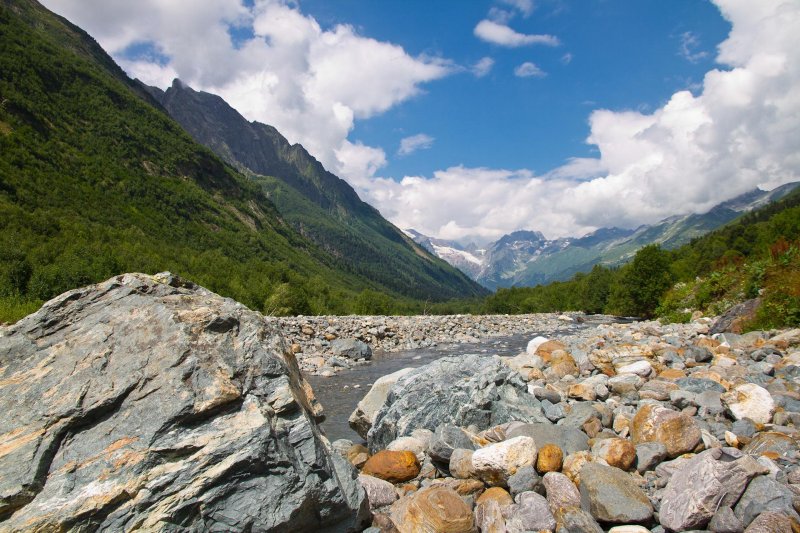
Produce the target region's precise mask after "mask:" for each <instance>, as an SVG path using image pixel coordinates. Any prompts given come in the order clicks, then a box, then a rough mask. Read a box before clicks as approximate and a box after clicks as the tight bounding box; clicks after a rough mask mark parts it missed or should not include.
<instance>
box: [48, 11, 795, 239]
mask: <svg viewBox="0 0 800 533" xmlns="http://www.w3.org/2000/svg"><path fill="white" fill-rule="evenodd" d="M46 3H47V4H48V5H49V6H50V7H51V8H54V9H56V10H58V11H59V12H60V13H61V14H63V15H65V16H67V17H68V18H70V19H71V20H73V21H74V22H76V23H77V24H79V25H81V26H82V27H84V28H85V29H87V30H88V31H89V32H90V33H91V34H92V35H93V36H94V37H95V38H97V39H98V40H99V41H100V43H101V44H102V45H103V46H104V47H105V48H106V49H107V50H109V51H111V52H112V53H114V54H119V53H121V51H122V50H124V49H125V48H126V47H128V46H130V45H131V44H134V43H139V42H141V41H145V42H152V43H154V44H155V46H156V48H157V51H158V52H159V54H160V55H162V56H165V57H167V58H168V61H155V60H154V61H147V60H144V61H142V60H139V61H131V62H127V63H125V65H124V66H125V68H126V69H128V71H129V72H132V73H134V74H135V75H139V76H142V77H143V79H145V81H148V82H151V83H157V84H159V85H160V86H164V85H166V84H167V83H168V80H170V79H171V78H172V76H174V75H175V74H177V75H178V76H180V77H181V78H182V79H184V81H186V82H187V83H189V84H190V85H192V86H194V87H195V88H198V89H204V90H210V91H212V92H216V93H218V94H220V95H221V96H223V97H224V98H225V99H226V100H228V101H229V102H230V103H231V104H232V105H234V106H235V107H236V108H237V109H239V110H240V111H241V112H243V114H244V115H245V116H247V117H248V118H251V119H256V120H260V121H262V122H266V123H268V124H273V125H275V126H276V127H277V128H278V129H279V130H280V131H281V132H282V133H283V134H284V135H286V136H287V137H288V138H289V139H290V140H291V141H292V142H302V143H303V145H304V146H306V148H308V149H309V151H310V152H311V153H312V154H314V155H315V156H316V157H317V158H319V159H320V160H321V161H322V162H323V164H325V165H326V167H327V168H329V169H331V170H332V171H333V172H335V173H339V174H340V175H342V176H343V177H345V178H346V179H348V180H349V181H350V182H351V183H352V184H353V185H354V186H355V187H356V189H357V190H358V191H359V194H361V195H362V197H363V198H365V199H366V200H367V201H369V202H370V203H372V204H373V205H374V206H376V207H377V208H378V209H380V210H381V211H382V213H383V214H384V215H385V216H387V218H389V219H390V220H392V221H393V222H394V223H395V224H397V225H398V226H400V227H414V228H416V229H419V230H420V231H422V232H423V233H426V234H429V235H436V236H442V237H449V238H460V237H464V236H470V235H472V236H482V237H484V238H497V237H499V236H500V235H502V234H503V233H508V232H510V231H513V230H515V229H519V228H531V229H538V230H541V231H543V232H544V233H545V234H546V235H547V236H548V237H558V236H565V235H579V234H581V233H583V232H586V231H591V230H592V229H595V228H596V227H599V226H613V225H617V226H628V227H631V226H636V225H639V224H641V223H649V222H655V221H657V220H659V219H661V218H664V217H666V216H670V215H673V214H677V213H687V212H700V211H703V210H706V209H708V208H710V207H712V206H713V205H715V204H716V203H718V202H720V201H723V200H725V199H728V198H731V197H733V196H736V195H738V194H741V193H743V192H745V191H747V190H749V189H752V188H753V187H755V186H762V187H764V188H771V187H774V186H777V185H780V184H783V183H787V182H790V181H800V32H798V31H796V28H800V3H798V2H796V1H787V0H759V1H758V2H753V1H752V0H715V3H716V4H717V5H718V6H719V8H720V10H721V12H722V14H723V16H724V17H725V18H726V19H727V20H729V21H730V23H731V25H732V29H731V32H730V34H729V36H728V37H727V38H726V40H725V41H724V42H723V43H721V44H720V45H719V47H718V54H717V57H716V60H717V63H718V65H719V66H718V68H715V69H713V70H711V71H709V72H708V73H706V75H705V77H704V79H703V83H702V86H701V87H699V88H698V89H697V90H696V91H695V93H694V94H692V93H690V92H689V91H679V92H676V93H675V94H673V95H672V96H671V97H670V98H669V99H668V101H667V103H666V104H664V105H663V106H661V107H660V108H657V109H655V110H654V111H649V112H645V111H642V110H639V111H619V110H604V109H600V110H596V111H594V112H593V113H592V114H591V115H590V117H589V125H590V129H591V130H590V134H589V136H588V142H589V143H590V144H592V145H594V146H595V147H596V148H597V150H598V153H599V156H598V157H597V158H594V159H592V158H575V159H570V160H568V161H567V162H566V163H565V165H564V166H562V167H560V168H557V169H554V170H551V171H550V172H547V173H546V174H543V175H541V176H539V175H535V174H534V173H533V172H532V171H530V170H526V169H517V170H513V169H512V170H506V169H488V168H466V167H463V166H452V167H450V168H447V169H446V170H441V171H437V172H434V173H433V175H432V177H428V178H425V177H419V176H413V177H405V178H403V179H402V180H400V181H399V182H398V181H394V180H392V179H388V178H377V177H375V175H376V173H378V172H380V169H381V168H382V167H383V166H384V165H385V164H386V154H385V153H384V151H383V150H382V149H380V148H377V147H371V146H366V145H364V144H361V143H357V142H351V141H349V140H348V134H349V133H350V131H351V130H352V128H353V124H354V122H355V121H356V120H358V119H360V118H365V117H369V116H374V115H376V114H380V113H382V112H384V111H386V110H387V109H390V108H391V107H392V106H395V105H397V104H398V103H399V102H402V101H405V100H407V99H409V98H413V97H414V96H415V95H417V94H419V92H420V90H421V87H422V86H423V85H424V84H425V83H428V82H430V81H432V80H436V79H439V78H441V77H443V76H447V75H448V74H450V73H451V72H454V71H457V70H458V69H457V68H456V67H454V66H453V65H452V64H451V63H450V62H448V61H445V60H442V59H439V58H429V57H414V56H411V55H409V54H408V53H407V52H406V51H405V50H403V49H402V48H401V47H399V46H396V45H392V44H389V43H385V42H379V41H376V40H373V39H369V38H366V37H363V36H360V35H358V34H357V33H356V31H355V30H354V29H353V28H352V27H350V26H336V27H333V28H330V29H322V28H321V27H320V26H319V24H318V23H317V22H316V21H315V20H314V19H313V18H311V17H308V16H305V15H304V14H302V13H301V12H300V11H299V10H298V9H297V8H293V7H290V6H287V5H286V4H283V3H276V2H271V1H270V2H267V1H261V0H259V1H258V2H257V3H256V4H255V6H254V7H252V8H248V7H246V6H245V5H244V4H243V3H242V2H240V0H208V1H206V2H200V3H198V2H189V1H188V0H184V1H183V2H178V1H177V0H175V1H168V0H140V1H139V2H109V1H107V0H47V1H46ZM484 22H486V24H484ZM492 24H493V25H492ZM232 26H233V27H245V28H252V29H253V31H254V33H255V34H256V37H255V38H253V39H249V40H245V41H243V42H239V43H236V45H234V43H232V42H231V38H230V35H229V30H230V28H231V27H232ZM478 27H481V28H483V29H482V30H481V31H482V32H485V36H484V37H485V38H486V39H485V40H488V41H489V42H494V43H496V44H503V45H505V46H522V45H523V44H535V43H537V42H541V43H542V44H550V45H555V44H558V41H557V39H556V38H555V37H551V36H527V35H524V34H519V33H517V32H515V31H514V30H512V29H511V28H508V27H507V26H504V25H502V24H498V23H496V22H495V23H492V22H491V21H482V22H481V24H479V25H478ZM478 27H476V28H475V33H476V35H477V34H478V33H479V32H478ZM531 37H538V39H533V40H531V39H529V38H531ZM482 38H483V37H482ZM492 39H494V40H492ZM695 53H696V50H695ZM473 68H474V67H473ZM462 70H467V69H462ZM470 70H472V69H470ZM473 72H476V71H474V70H473Z"/></svg>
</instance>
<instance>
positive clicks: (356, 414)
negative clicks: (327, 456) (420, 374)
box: [323, 368, 414, 439]
mask: <svg viewBox="0 0 800 533" xmlns="http://www.w3.org/2000/svg"><path fill="white" fill-rule="evenodd" d="M412 370H414V369H413V368H403V369H402V370H398V371H397V372H393V373H391V374H389V375H387V376H383V377H381V378H378V379H377V380H375V383H373V384H372V388H371V389H369V392H368V393H367V394H366V396H364V398H362V400H361V401H360V402H358V405H357V406H356V409H355V411H353V414H351V415H350V419H349V420H348V422H349V423H350V427H351V428H353V429H354V430H355V431H356V432H357V433H358V434H359V435H361V437H362V438H364V439H366V438H367V432H368V431H369V429H370V428H371V427H372V424H373V423H374V422H375V416H376V415H377V414H378V411H379V410H380V408H381V407H382V406H383V403H384V402H385V401H386V396H387V395H388V394H389V390H390V389H391V388H392V386H394V384H395V383H397V381H398V380H399V379H400V378H402V377H403V376H405V375H406V374H408V373H409V372H411V371H412ZM323 375H325V374H323Z"/></svg>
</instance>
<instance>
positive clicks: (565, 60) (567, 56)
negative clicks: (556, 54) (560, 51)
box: [561, 52, 572, 65]
mask: <svg viewBox="0 0 800 533" xmlns="http://www.w3.org/2000/svg"><path fill="white" fill-rule="evenodd" d="M561 62H562V63H563V64H564V65H569V64H570V63H572V54H571V53H569V52H567V53H566V54H564V55H563V56H561Z"/></svg>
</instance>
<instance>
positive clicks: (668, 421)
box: [630, 404, 702, 458]
mask: <svg viewBox="0 0 800 533" xmlns="http://www.w3.org/2000/svg"><path fill="white" fill-rule="evenodd" d="M630 430H631V441H633V444H634V445H636V444H641V443H643V442H660V443H662V444H663V445H664V446H666V448H667V455H669V456H670V457H672V458H674V457H677V456H679V455H681V454H684V453H688V452H691V451H694V450H695V448H697V445H698V444H700V442H701V441H702V434H701V433H700V428H699V427H698V426H697V423H696V422H695V421H694V419H693V418H692V417H690V416H688V415H687V414H685V413H679V412H677V411H672V410H671V409H667V408H666V407H664V406H662V405H658V404H645V405H643V406H642V407H640V408H639V410H638V411H636V415H634V417H633V420H631V425H630Z"/></svg>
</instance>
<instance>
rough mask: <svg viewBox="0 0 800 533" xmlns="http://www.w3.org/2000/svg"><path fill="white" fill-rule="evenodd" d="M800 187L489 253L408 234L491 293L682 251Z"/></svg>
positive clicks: (526, 234) (528, 234)
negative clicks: (641, 255)
mask: <svg viewBox="0 0 800 533" xmlns="http://www.w3.org/2000/svg"><path fill="white" fill-rule="evenodd" d="M797 186H798V183H788V184H786V185H782V186H781V187H778V188H776V189H773V190H771V191H762V190H760V189H754V190H752V191H750V192H747V193H745V194H742V195H740V196H737V197H736V198H733V199H731V200H728V201H726V202H723V203H721V204H719V205H717V206H715V207H713V208H712V209H711V210H709V211H708V212H707V213H702V214H690V215H678V216H673V217H669V218H666V219H664V220H662V221H661V222H658V223H656V224H653V225H644V226H640V227H638V228H636V229H622V228H600V229H598V230H596V231H594V232H592V233H589V234H588V235H584V236H583V237H579V238H578V237H568V238H562V239H555V240H548V239H546V238H545V236H544V235H543V234H542V233H541V232H539V231H527V230H520V231H515V232H513V233H510V234H508V235H504V236H503V237H501V238H500V239H498V240H497V241H496V242H494V243H492V244H490V245H488V246H486V247H485V249H477V247H475V246H474V245H467V246H463V245H461V244H460V243H458V242H455V241H444V240H441V239H435V238H432V237H428V236H426V235H422V234H421V233H419V232H417V231H414V230H406V233H407V234H408V235H409V236H411V238H413V239H414V240H415V241H416V242H418V243H419V244H421V245H422V246H424V247H426V248H427V249H428V250H430V251H431V252H433V253H434V254H436V255H438V256H439V257H441V258H442V259H444V260H445V261H447V262H448V263H450V264H451V265H453V266H455V267H456V268H459V269H461V270H462V271H463V272H464V273H466V274H467V275H469V276H470V277H472V278H473V279H474V280H476V281H477V282H478V283H480V284H481V285H483V286H484V287H487V288H489V289H492V290H495V289H497V288H500V287H511V286H533V285H538V284H545V283H550V282H553V281H563V280H566V279H569V278H571V277H572V276H574V275H575V274H576V273H578V272H588V271H589V270H591V268H592V267H593V266H594V265H596V264H604V265H619V264H622V263H625V262H626V261H628V260H630V259H631V258H632V257H633V256H634V254H635V253H636V251H637V250H638V249H639V248H641V247H642V246H645V245H647V244H652V243H657V244H660V245H661V246H662V247H664V248H677V247H679V246H681V245H683V244H685V243H687V242H689V241H690V240H691V239H693V238H695V237H699V236H700V235H703V234H705V233H708V232H709V231H712V230H714V229H716V228H718V227H720V226H723V225H725V224H727V223H728V222H730V221H732V220H734V219H736V218H738V217H739V216H741V215H742V214H743V213H745V212H747V211H752V210H753V209H756V208H758V207H761V206H763V205H766V204H768V203H770V202H774V201H777V200H780V199H781V198H783V197H784V196H786V195H787V194H788V193H789V192H790V191H791V190H792V189H794V188H795V187H797Z"/></svg>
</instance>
